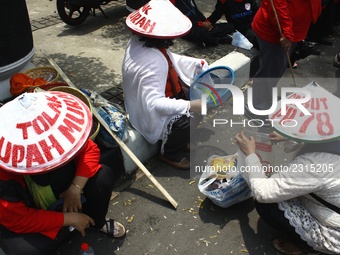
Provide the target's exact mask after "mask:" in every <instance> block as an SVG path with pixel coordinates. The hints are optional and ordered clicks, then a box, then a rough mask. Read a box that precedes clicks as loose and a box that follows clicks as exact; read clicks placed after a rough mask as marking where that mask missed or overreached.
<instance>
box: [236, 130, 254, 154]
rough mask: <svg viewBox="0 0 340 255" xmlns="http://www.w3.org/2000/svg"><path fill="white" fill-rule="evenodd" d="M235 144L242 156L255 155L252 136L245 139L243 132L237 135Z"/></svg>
mask: <svg viewBox="0 0 340 255" xmlns="http://www.w3.org/2000/svg"><path fill="white" fill-rule="evenodd" d="M235 139H236V144H237V146H238V147H239V149H240V150H241V151H242V152H243V154H244V155H246V156H248V155H250V154H252V153H255V150H256V143H255V139H254V137H253V136H251V137H250V138H247V137H246V136H245V135H244V133H243V132H241V133H238V134H237V135H236V136H235Z"/></svg>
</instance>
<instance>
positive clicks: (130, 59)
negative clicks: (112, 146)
mask: <svg viewBox="0 0 340 255" xmlns="http://www.w3.org/2000/svg"><path fill="white" fill-rule="evenodd" d="M164 10H166V11H164ZM126 24H127V25H128V27H129V28H130V29H131V30H132V32H133V35H132V37H131V39H130V40H129V42H128V44H127V48H126V51H125V56H124V59H123V66H122V76H123V91H124V102H125V108H126V111H127V112H128V114H129V121H130V122H131V124H132V126H133V127H134V128H135V129H136V130H138V131H139V132H140V133H141V134H142V135H143V136H144V138H145V139H146V140H147V141H148V142H149V143H151V144H155V143H157V142H158V141H161V149H160V151H161V153H160V156H159V157H160V159H161V160H163V161H164V162H166V163H168V164H170V165H172V166H174V167H176V168H178V169H189V167H190V161H189V160H188V159H187V158H186V157H185V150H186V148H187V146H188V143H189V141H190V126H191V125H192V123H191V120H194V121H195V122H196V124H195V125H197V124H198V121H199V119H200V118H199V115H196V117H195V118H192V112H195V113H200V112H201V100H193V101H189V100H188V99H187V98H185V96H184V93H183V91H182V89H181V86H180V81H183V82H184V83H185V84H190V80H191V79H192V76H193V73H194V70H195V69H196V68H197V66H198V65H201V64H203V66H202V69H203V70H204V69H207V67H208V64H207V63H206V62H205V61H204V60H201V59H196V58H191V57H187V56H181V55H178V54H175V53H172V52H171V51H170V50H169V49H168V47H169V46H171V45H172V43H173V42H172V41H173V39H174V38H178V37H181V36H183V35H185V34H186V33H188V31H189V30H190V28H191V22H190V20H189V19H188V18H187V17H186V16H185V15H183V14H182V13H181V12H180V11H179V10H178V9H177V8H176V7H175V6H174V5H172V4H171V3H170V2H169V1H164V0H163V1H162V0H151V1H150V2H149V3H147V4H146V5H144V6H143V7H141V8H140V9H138V10H136V11H134V12H132V13H131V14H130V15H129V16H128V17H127V19H126ZM202 61H203V62H202Z"/></svg>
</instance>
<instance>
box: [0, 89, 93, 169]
mask: <svg viewBox="0 0 340 255" xmlns="http://www.w3.org/2000/svg"><path fill="white" fill-rule="evenodd" d="M0 119H1V120H2V121H1V124H0V167H1V168H3V169H5V170H7V171H10V172H16V173H20V174H38V173H43V172H46V171H49V170H53V169H55V168H57V167H59V166H61V165H63V164H65V163H67V162H68V161H69V160H70V159H72V158H73V157H74V156H75V155H76V153H77V152H78V151H79V150H80V149H81V148H82V147H83V145H84V144H85V142H86V141H87V139H88V137H89V135H90V132H91V128H92V113H91V111H90V109H89V108H88V106H87V105H86V104H85V103H84V102H83V101H82V100H81V99H79V98H78V97H76V96H74V95H71V94H69V93H65V92H60V91H51V92H39V93H24V94H22V95H20V96H18V97H16V98H15V99H14V100H12V101H10V102H8V103H6V104H5V105H3V106H2V107H1V108H0Z"/></svg>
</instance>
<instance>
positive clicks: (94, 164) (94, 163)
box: [60, 139, 101, 212]
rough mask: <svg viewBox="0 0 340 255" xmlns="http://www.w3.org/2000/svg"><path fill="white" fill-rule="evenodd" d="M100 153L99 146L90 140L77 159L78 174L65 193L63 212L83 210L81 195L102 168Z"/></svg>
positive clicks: (62, 194) (63, 194)
mask: <svg viewBox="0 0 340 255" xmlns="http://www.w3.org/2000/svg"><path fill="white" fill-rule="evenodd" d="M99 158H100V152H99V149H98V146H97V145H96V144H95V143H94V142H93V141H92V140H90V139H89V140H88V141H87V142H86V144H85V145H84V147H83V148H82V150H81V151H80V152H79V153H78V155H77V156H76V157H75V159H74V160H75V162H76V173H75V176H74V178H73V181H72V183H71V184H70V186H69V187H68V189H66V190H65V191H64V192H63V193H61V194H60V197H61V198H64V204H63V212H78V211H79V210H81V209H82V203H81V194H82V190H83V189H84V187H85V185H86V183H87V181H88V179H89V178H91V177H92V176H93V175H94V174H95V173H96V172H97V171H98V170H99V168H100V167H101V165H100V164H99Z"/></svg>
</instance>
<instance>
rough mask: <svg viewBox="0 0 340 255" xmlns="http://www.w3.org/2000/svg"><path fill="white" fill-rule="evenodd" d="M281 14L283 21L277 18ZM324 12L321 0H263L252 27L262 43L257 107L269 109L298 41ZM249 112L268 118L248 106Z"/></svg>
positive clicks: (256, 85) (255, 97)
mask: <svg viewBox="0 0 340 255" xmlns="http://www.w3.org/2000/svg"><path fill="white" fill-rule="evenodd" d="M271 2H272V3H273V5H274V8H275V10H276V13H277V18H278V21H279V24H280V28H281V31H282V34H281V33H280V28H279V26H278V23H277V20H276V18H275V12H274V9H273V7H272V3H271ZM320 13H321V1H315V0H263V1H262V2H261V5H260V7H259V9H258V11H257V13H256V15H255V17H254V20H253V22H252V28H253V30H254V32H255V34H256V36H257V41H258V43H259V46H260V53H259V54H260V55H259V62H260V68H259V70H258V71H257V73H256V74H255V76H254V81H253V85H252V87H253V98H252V99H253V101H252V102H253V106H254V108H255V109H258V110H267V109H269V108H270V107H271V105H272V88H273V87H275V86H276V84H277V82H278V81H279V79H280V78H281V77H282V75H283V73H284V71H285V70H286V67H287V66H288V58H287V54H286V51H288V52H289V54H290V53H291V52H292V50H293V49H294V47H295V45H296V43H297V42H299V41H302V40H304V39H305V38H306V35H307V32H308V29H309V26H310V24H311V23H312V22H314V23H315V22H316V20H317V18H318V17H319V15H320ZM245 115H246V116H247V117H248V118H251V119H264V120H265V119H267V118H268V117H267V116H257V115H254V114H252V113H251V112H250V110H249V108H248V106H247V105H246V107H245Z"/></svg>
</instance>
